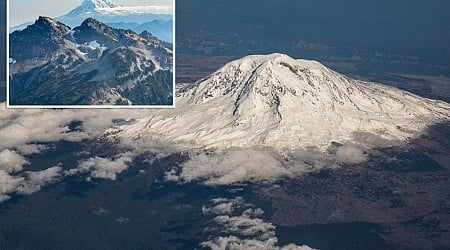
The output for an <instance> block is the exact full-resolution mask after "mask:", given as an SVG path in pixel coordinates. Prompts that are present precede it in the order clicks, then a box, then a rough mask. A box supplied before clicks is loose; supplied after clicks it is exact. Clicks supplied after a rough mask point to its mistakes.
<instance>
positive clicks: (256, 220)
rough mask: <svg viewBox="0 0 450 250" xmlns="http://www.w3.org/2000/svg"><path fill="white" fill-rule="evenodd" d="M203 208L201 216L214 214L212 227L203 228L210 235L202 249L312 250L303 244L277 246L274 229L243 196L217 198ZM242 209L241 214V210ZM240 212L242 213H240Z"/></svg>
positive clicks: (259, 210) (261, 211) (258, 209)
mask: <svg viewBox="0 0 450 250" xmlns="http://www.w3.org/2000/svg"><path fill="white" fill-rule="evenodd" d="M211 203H212V205H211V206H204V207H203V208H202V210H203V213H204V214H206V215H208V214H212V215H216V216H215V217H214V219H213V226H211V227H208V228H206V229H205V232H206V233H209V234H211V235H213V236H212V237H211V238H210V239H209V240H208V241H205V242H202V243H201V246H203V247H208V248H210V249H213V250H215V249H235V250H238V249H262V250H269V249H270V250H288V249H289V250H294V249H296V250H311V249H312V248H311V247H309V246H306V245H302V246H298V245H295V244H289V245H285V246H278V245H277V243H278V238H277V236H276V234H275V229H276V227H275V226H274V225H273V224H272V223H269V222H266V221H265V220H264V219H263V216H264V211H263V210H262V209H260V208H253V206H252V205H251V204H249V203H245V201H244V199H243V198H242V197H236V198H233V199H227V198H218V199H213V200H212V201H211ZM242 210H243V211H242ZM241 211H242V212H241Z"/></svg>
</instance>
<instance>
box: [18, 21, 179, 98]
mask: <svg viewBox="0 0 450 250" xmlns="http://www.w3.org/2000/svg"><path fill="white" fill-rule="evenodd" d="M10 39H11V45H10V57H11V58H12V59H14V63H13V64H10V104H12V105H92V104H95V105H104V104H105V105H106V104H107V105H115V104H120V105H131V104H134V105H172V102H173V100H172V96H173V94H172V93H173V84H172V82H173V76H172V61H173V59H172V58H173V55H172V49H171V48H168V47H166V46H165V43H163V42H161V41H159V40H157V39H155V38H153V39H152V40H147V39H146V38H144V37H141V36H139V35H138V34H136V33H134V32H132V31H130V30H121V29H114V28H112V27H109V26H107V25H105V24H104V23H101V22H99V21H97V20H95V19H92V18H88V19H86V20H85V21H84V22H83V23H82V24H81V25H80V26H79V27H76V28H74V29H73V30H70V28H68V27H67V26H66V25H64V24H62V23H60V22H56V21H54V20H53V19H51V18H48V17H40V18H39V19H38V20H37V21H36V22H35V24H33V25H30V26H28V27H27V28H26V29H24V30H22V31H16V32H13V33H12V34H11V36H10Z"/></svg>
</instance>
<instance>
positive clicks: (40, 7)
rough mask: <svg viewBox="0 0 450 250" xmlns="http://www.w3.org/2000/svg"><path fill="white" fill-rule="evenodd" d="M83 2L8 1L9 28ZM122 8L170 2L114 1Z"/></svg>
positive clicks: (59, 14) (66, 0)
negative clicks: (122, 6)
mask: <svg viewBox="0 0 450 250" xmlns="http://www.w3.org/2000/svg"><path fill="white" fill-rule="evenodd" d="M81 2H83V0H65V1H60V0H9V11H10V12H9V26H10V27H14V26H17V25H19V24H22V23H26V22H30V21H33V20H35V19H37V17H38V16H49V17H58V16H61V15H64V14H66V13H67V12H69V11H70V10H72V9H74V8H75V7H77V6H78V5H80V4H81ZM114 2H116V3H118V4H121V5H124V6H141V5H172V0H114Z"/></svg>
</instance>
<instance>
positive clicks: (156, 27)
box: [10, 0, 173, 42]
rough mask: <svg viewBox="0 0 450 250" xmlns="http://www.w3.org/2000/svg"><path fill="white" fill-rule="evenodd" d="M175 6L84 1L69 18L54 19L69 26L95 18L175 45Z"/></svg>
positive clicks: (20, 27) (65, 16) (13, 28)
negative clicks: (146, 32) (173, 10)
mask: <svg viewBox="0 0 450 250" xmlns="http://www.w3.org/2000/svg"><path fill="white" fill-rule="evenodd" d="M171 8H172V7H168V6H134V7H126V6H121V5H119V4H117V3H115V2H113V1H110V0H84V1H83V2H82V3H81V5H80V6H78V7H76V8H75V9H73V10H71V11H70V12H69V13H67V14H66V15H63V16H60V17H55V18H54V19H55V20H57V21H59V22H62V23H64V24H65V25H67V26H69V27H72V28H73V27H76V26H79V25H80V24H81V23H82V22H83V21H84V20H85V19H87V18H94V19H96V20H99V21H101V22H103V23H106V24H108V25H109V26H112V27H115V28H121V29H131V30H133V31H134V32H136V33H140V32H142V31H144V30H147V31H148V32H151V33H152V34H153V35H154V36H156V37H158V38H159V39H160V40H163V41H166V42H172V38H173V22H172V21H173V17H172V9H171ZM31 24H33V23H32V22H28V23H24V24H21V25H18V26H15V27H12V28H11V29H10V32H12V31H16V30H22V29H24V28H25V27H26V26H28V25H31Z"/></svg>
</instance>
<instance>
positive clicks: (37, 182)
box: [0, 166, 62, 203]
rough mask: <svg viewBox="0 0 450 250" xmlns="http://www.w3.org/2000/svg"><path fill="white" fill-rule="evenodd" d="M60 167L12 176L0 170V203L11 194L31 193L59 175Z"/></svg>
mask: <svg viewBox="0 0 450 250" xmlns="http://www.w3.org/2000/svg"><path fill="white" fill-rule="evenodd" d="M61 170H62V169H61V167H59V166H55V167H51V168H48V169H46V170H42V171H33V172H30V171H28V172H26V173H25V175H24V176H13V175H11V174H9V173H8V172H6V171H4V170H0V184H1V185H0V203H1V202H3V201H6V200H9V199H10V198H11V194H32V193H35V192H38V191H40V190H41V188H42V187H43V186H45V185H47V184H50V183H53V182H55V181H57V180H59V178H60V177H61Z"/></svg>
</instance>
